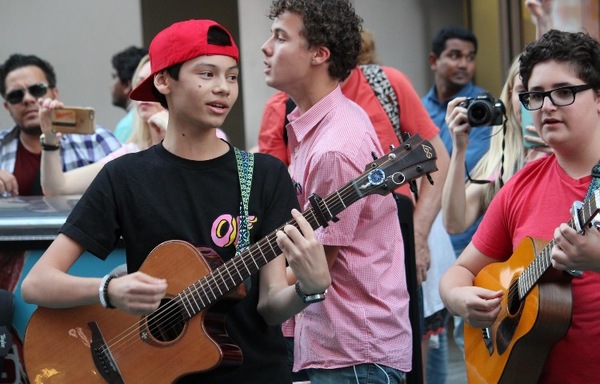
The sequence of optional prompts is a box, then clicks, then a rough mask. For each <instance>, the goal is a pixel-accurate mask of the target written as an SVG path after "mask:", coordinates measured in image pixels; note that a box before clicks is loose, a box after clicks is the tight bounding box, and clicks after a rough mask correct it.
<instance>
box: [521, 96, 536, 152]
mask: <svg viewBox="0 0 600 384" xmlns="http://www.w3.org/2000/svg"><path fill="white" fill-rule="evenodd" d="M528 125H533V119H532V118H531V111H529V110H527V109H525V107H523V106H522V105H521V129H522V131H523V146H524V147H525V148H537V147H539V146H540V145H538V144H534V143H531V142H529V141H526V140H525V135H529V136H538V135H537V134H535V133H532V132H528V131H527V126H528Z"/></svg>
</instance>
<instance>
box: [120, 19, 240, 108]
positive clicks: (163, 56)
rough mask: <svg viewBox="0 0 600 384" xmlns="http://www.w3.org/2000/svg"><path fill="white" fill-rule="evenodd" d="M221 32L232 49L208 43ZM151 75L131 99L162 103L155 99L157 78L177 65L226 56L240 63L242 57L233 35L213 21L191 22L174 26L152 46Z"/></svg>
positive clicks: (165, 31) (158, 36)
mask: <svg viewBox="0 0 600 384" xmlns="http://www.w3.org/2000/svg"><path fill="white" fill-rule="evenodd" d="M211 28H219V29H221V30H222V31H223V32H225V33H226V34H227V35H228V36H229V40H230V41H231V45H216V44H211V43H209V42H208V31H209V30H210V29H211ZM149 54H150V70H151V72H152V73H151V74H150V76H148V78H147V79H146V80H144V81H143V82H141V83H140V84H139V85H138V86H137V87H136V88H135V89H134V90H133V91H131V93H130V94H129V97H130V98H131V99H132V100H139V101H158V99H157V98H156V96H155V95H154V92H153V89H154V75H155V74H156V73H158V72H160V71H162V70H164V69H166V68H169V67H171V66H173V65H175V64H179V63H183V62H186V61H188V60H191V59H193V58H196V57H198V56H208V55H223V56H229V57H232V58H234V59H235V61H236V62H239V61H240V54H239V51H238V48H237V46H236V45H235V41H233V37H231V34H230V33H229V31H227V30H226V29H225V28H223V26H221V25H220V24H219V23H217V22H215V21H212V20H187V21H181V22H178V23H175V24H172V25H171V26H170V27H167V28H165V29H163V30H162V31H160V32H159V33H158V34H157V35H156V36H155V37H154V39H152V42H151V43H150V49H149Z"/></svg>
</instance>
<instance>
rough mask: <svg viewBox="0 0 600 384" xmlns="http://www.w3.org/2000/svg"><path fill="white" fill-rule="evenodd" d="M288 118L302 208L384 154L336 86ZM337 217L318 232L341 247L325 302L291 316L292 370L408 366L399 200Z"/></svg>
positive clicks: (360, 204) (373, 201)
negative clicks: (293, 323) (292, 321)
mask: <svg viewBox="0 0 600 384" xmlns="http://www.w3.org/2000/svg"><path fill="white" fill-rule="evenodd" d="M289 120H290V124H289V125H288V126H287V130H288V138H289V145H290V150H291V164H290V168H289V169H290V173H291V175H292V178H293V179H294V182H296V183H297V185H298V188H297V190H298V192H299V195H298V200H299V202H300V205H301V206H302V207H303V208H304V209H306V208H309V207H310V202H309V201H308V197H309V196H310V195H311V194H312V193H316V194H317V195H319V196H320V197H322V198H324V197H326V196H328V195H329V194H331V193H332V192H334V191H335V190H336V189H338V188H340V187H341V186H342V185H344V184H346V183H347V182H348V181H350V180H353V179H355V178H356V177H357V176H358V175H360V174H361V173H362V172H364V169H365V166H366V165H367V164H368V163H370V162H372V157H371V153H372V152H375V153H378V154H382V149H381V146H380V144H379V140H378V138H377V134H376V133H375V130H374V128H373V125H372V123H371V122H370V120H369V117H368V116H367V114H366V113H365V112H364V111H363V110H362V109H361V108H360V107H359V106H358V105H357V104H355V103H354V102H352V101H351V100H349V99H348V98H346V97H345V96H343V94H342V92H341V90H340V88H339V87H337V88H336V89H335V90H334V91H333V92H331V93H330V94H329V95H327V96H326V97H325V98H323V99H322V100H320V101H319V102H318V103H317V104H315V105H314V106H313V107H312V108H311V109H309V110H308V111H307V112H306V113H304V114H303V115H301V116H299V114H298V109H296V110H294V111H293V112H292V113H291V114H290V116H289ZM338 217H339V219H340V220H339V222H337V223H331V224H330V225H329V226H328V227H327V228H321V229H318V230H317V231H316V233H317V237H318V239H319V241H321V242H322V243H323V244H324V245H329V246H337V247H339V252H338V255H337V259H336V261H335V263H334V264H333V266H332V267H331V276H332V285H331V287H330V288H329V290H328V293H327V299H326V300H325V301H322V302H319V303H316V304H312V305H310V306H308V307H307V308H306V309H304V310H303V311H302V312H301V313H299V314H298V315H296V317H295V322H296V325H295V329H294V330H295V332H294V343H295V345H294V355H295V361H294V370H298V369H305V368H321V369H332V368H341V367H348V366H351V365H355V364H361V363H378V364H383V365H386V366H389V367H392V368H395V369H399V370H402V371H405V372H406V371H409V370H410V369H411V357H412V339H411V328H410V322H409V317H408V300H409V296H408V291H407V288H406V275H405V269H404V248H403V242H402V234H401V232H400V225H399V223H398V213H397V208H396V203H395V201H394V199H393V197H392V196H389V195H387V196H380V195H371V196H367V197H365V198H362V199H360V200H359V201H357V202H356V203H354V204H353V205H351V206H349V207H348V208H347V209H345V210H344V211H343V212H341V213H340V214H339V215H338Z"/></svg>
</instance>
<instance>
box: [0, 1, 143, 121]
mask: <svg viewBox="0 0 600 384" xmlns="http://www.w3.org/2000/svg"><path fill="white" fill-rule="evenodd" d="M0 39H1V43H0V62H4V61H5V60H6V59H7V58H8V57H9V56H10V55H11V54H13V53H22V54H35V55H37V56H39V57H41V58H43V59H45V60H47V61H49V62H50V64H52V65H53V66H54V70H55V71H56V76H57V83H58V84H57V85H58V89H59V91H60V93H61V100H62V101H63V102H65V103H66V104H69V105H80V106H92V107H94V108H96V119H97V122H98V123H99V124H100V125H102V126H104V127H105V128H108V129H111V130H112V129H113V128H114V126H115V125H116V123H117V122H118V120H119V119H120V118H121V117H123V116H124V115H125V111H123V110H122V109H120V108H117V107H114V106H113V105H112V104H111V96H110V88H109V87H110V83H111V81H112V80H111V76H110V74H111V69H112V65H111V63H110V60H111V57H112V55H113V54H115V53H117V52H118V51H121V50H123V49H125V48H126V47H128V46H130V45H137V46H140V45H141V44H142V29H141V18H140V5H139V1H138V0H102V1H90V0H54V1H45V0H2V1H1V2H0ZM0 109H1V111H0V129H4V128H9V127H12V126H13V121H12V119H11V117H10V115H9V114H8V113H7V111H6V110H5V109H4V108H3V107H2V108H0Z"/></svg>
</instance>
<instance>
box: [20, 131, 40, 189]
mask: <svg viewBox="0 0 600 384" xmlns="http://www.w3.org/2000/svg"><path fill="white" fill-rule="evenodd" d="M41 161H42V154H41V153H31V152H29V151H28V150H27V149H26V148H25V147H24V146H23V144H22V143H21V141H19V146H18V148H17V158H16V160H15V170H14V173H13V175H15V177H16V178H17V183H18V185H19V195H21V196H28V195H41V194H42V190H41V187H40V164H41Z"/></svg>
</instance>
